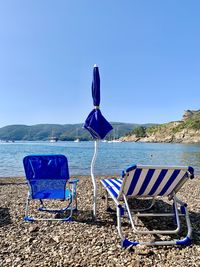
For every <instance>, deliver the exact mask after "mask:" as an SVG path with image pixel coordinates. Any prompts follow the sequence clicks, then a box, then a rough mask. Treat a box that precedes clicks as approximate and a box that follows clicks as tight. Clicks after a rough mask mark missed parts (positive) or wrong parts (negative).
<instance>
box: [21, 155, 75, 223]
mask: <svg viewBox="0 0 200 267" xmlns="http://www.w3.org/2000/svg"><path fill="white" fill-rule="evenodd" d="M23 164H24V170H25V175H26V179H27V182H28V186H29V190H28V197H27V202H26V207H25V217H24V220H25V221H35V220H57V221H58V220H59V221H69V220H71V218H72V213H73V211H74V210H76V209H77V198H76V186H77V182H78V179H73V180H69V178H70V177H69V170H68V162H67V158H66V157H65V156H64V155H58V154H57V155H29V156H26V157H25V158H24V159H23ZM31 200H39V202H40V207H39V209H38V210H39V211H43V212H49V213H64V212H66V211H67V210H69V212H68V213H69V214H68V216H67V217H64V218H34V217H30V216H29V215H28V212H29V204H30V201H31ZM47 200H65V201H66V202H67V203H66V204H67V205H66V207H65V208H61V209H50V208H46V207H45V205H44V201H46V202H47Z"/></svg>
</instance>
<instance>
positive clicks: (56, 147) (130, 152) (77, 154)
mask: <svg viewBox="0 0 200 267" xmlns="http://www.w3.org/2000/svg"><path fill="white" fill-rule="evenodd" d="M93 152H94V142H79V143H75V142H57V143H48V142H15V143H0V177H5V176H6V177H7V176H23V175H24V171H23V165H22V160H23V157H24V156H26V155H29V154H52V153H55V154H56V153H58V154H64V155H66V156H67V158H68V161H69V168H70V174H71V175H79V174H81V175H90V163H91V159H92V156H93ZM139 163H141V164H150V165H156V164H158V165H184V166H188V165H190V166H193V167H194V168H195V173H198V174H199V173H200V145H185V144H158V143H156V144H153V143H103V142H99V146H98V156H97V160H96V164H95V174H96V175H104V174H105V175H117V174H121V171H122V170H123V169H125V168H126V167H127V166H130V165H132V164H139Z"/></svg>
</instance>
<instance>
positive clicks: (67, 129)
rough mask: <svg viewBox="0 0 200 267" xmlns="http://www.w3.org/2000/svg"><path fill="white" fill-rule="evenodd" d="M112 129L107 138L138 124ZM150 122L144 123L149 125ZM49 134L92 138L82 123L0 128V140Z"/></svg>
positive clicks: (32, 138) (35, 138) (65, 138)
mask: <svg viewBox="0 0 200 267" xmlns="http://www.w3.org/2000/svg"><path fill="white" fill-rule="evenodd" d="M111 124H112V126H113V128H114V130H113V131H111V133H110V134H109V135H108V136H107V139H113V138H119V137H121V136H123V135H125V134H126V133H128V132H130V131H132V130H133V129H135V128H136V127H139V126H140V125H139V124H134V123H120V122H119V123H118V122H112V123H111ZM150 125H152V124H145V125H144V126H145V127H149V126H150ZM51 136H54V137H56V138H58V139H59V140H61V141H72V140H74V139H76V138H79V139H80V140H83V141H84V140H92V139H91V136H90V134H89V133H88V131H87V130H85V129H83V124H82V123H79V124H64V125H61V124H37V125H32V126H27V125H8V126H5V127H2V128H0V140H13V141H20V140H24V141H38V140H44V141H45V140H48V139H49V138H50V137H51Z"/></svg>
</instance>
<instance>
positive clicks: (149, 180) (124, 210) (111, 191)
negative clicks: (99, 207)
mask: <svg viewBox="0 0 200 267" xmlns="http://www.w3.org/2000/svg"><path fill="white" fill-rule="evenodd" d="M189 178H194V169H193V168H192V167H180V166H146V165H133V166H131V167H129V168H127V169H126V171H125V172H123V173H122V178H119V179H117V178H111V179H103V180H101V183H102V185H103V187H104V188H105V189H106V193H107V194H106V205H107V210H108V211H109V210H110V207H109V205H108V204H109V200H110V199H112V200H114V203H115V206H116V212H117V229H118V233H119V236H120V238H121V244H122V246H123V247H130V246H137V245H188V244H190V242H191V233H192V228H191V223H190V218H189V213H188V210H187V204H186V203H184V202H182V201H181V200H180V199H179V198H178V197H177V196H176V193H177V192H178V191H179V190H180V188H181V187H182V186H183V185H184V183H185V182H186V181H187V180H188V179H189ZM162 197H168V199H169V200H171V201H172V203H173V211H174V212H173V213H152V212H151V213H149V212H145V211H147V210H148V211H149V210H150V209H151V208H152V207H153V206H154V204H155V201H156V200H157V199H158V198H162ZM147 198H150V199H151V200H152V203H151V205H150V206H149V207H147V208H146V209H131V208H130V205H129V201H131V202H132V204H133V203H134V202H133V201H134V199H147ZM125 215H127V217H128V219H129V222H130V225H131V227H132V230H133V232H134V233H137V234H144V235H145V234H153V235H154V234H167V235H169V234H178V233H179V232H180V228H181V223H180V217H184V218H185V221H186V225H187V235H186V236H185V237H184V238H182V239H175V240H173V239H172V240H168V241H164V240H161V241H147V242H146V241H145V242H140V241H133V240H129V239H128V238H126V237H125V236H124V234H123V231H122V224H121V219H122V217H124V216H125ZM162 216H166V217H168V216H170V217H171V216H172V217H174V218H175V225H176V228H174V229H167V230H166V229H163V230H156V229H155V230H140V229H137V227H136V224H135V221H136V219H137V218H139V217H146V218H150V219H151V217H162Z"/></svg>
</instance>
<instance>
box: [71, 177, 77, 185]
mask: <svg viewBox="0 0 200 267" xmlns="http://www.w3.org/2000/svg"><path fill="white" fill-rule="evenodd" d="M78 182H79V179H77V178H75V179H71V180H69V184H77V183H78Z"/></svg>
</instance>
